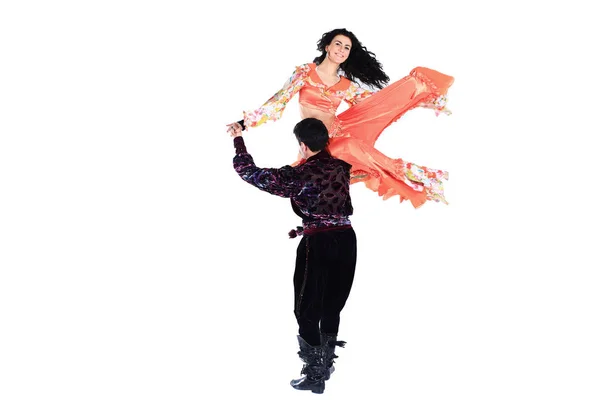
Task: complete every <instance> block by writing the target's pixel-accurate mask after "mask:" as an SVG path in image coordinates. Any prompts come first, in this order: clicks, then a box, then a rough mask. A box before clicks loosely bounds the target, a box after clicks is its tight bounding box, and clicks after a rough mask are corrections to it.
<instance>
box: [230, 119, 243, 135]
mask: <svg viewBox="0 0 600 400" xmlns="http://www.w3.org/2000/svg"><path fill="white" fill-rule="evenodd" d="M227 132H229V134H230V136H231V137H238V136H242V126H241V125H240V124H238V123H237V122H234V123H232V124H229V125H227Z"/></svg>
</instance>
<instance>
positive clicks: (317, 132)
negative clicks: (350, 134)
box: [294, 118, 329, 158]
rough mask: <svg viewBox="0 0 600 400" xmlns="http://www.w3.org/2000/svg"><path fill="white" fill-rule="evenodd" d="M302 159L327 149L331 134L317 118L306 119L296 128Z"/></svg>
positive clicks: (295, 132) (295, 133)
mask: <svg viewBox="0 0 600 400" xmlns="http://www.w3.org/2000/svg"><path fill="white" fill-rule="evenodd" d="M294 135H296V139H298V144H299V145H300V153H301V154H302V157H304V158H308V157H310V156H311V155H312V154H315V153H318V152H319V151H321V150H323V149H324V148H325V147H327V144H328V143H329V133H328V132H327V127H326V126H325V124H324V123H323V122H322V121H321V120H319V119H316V118H305V119H303V120H302V121H300V122H298V123H297V124H296V126H295V127H294Z"/></svg>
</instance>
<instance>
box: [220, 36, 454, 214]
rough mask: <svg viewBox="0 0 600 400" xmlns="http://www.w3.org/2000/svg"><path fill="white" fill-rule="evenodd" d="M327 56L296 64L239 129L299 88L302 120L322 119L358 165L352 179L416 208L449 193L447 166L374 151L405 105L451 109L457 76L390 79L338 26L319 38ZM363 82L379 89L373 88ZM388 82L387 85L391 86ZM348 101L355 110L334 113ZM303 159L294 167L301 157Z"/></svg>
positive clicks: (336, 148) (334, 147)
mask: <svg viewBox="0 0 600 400" xmlns="http://www.w3.org/2000/svg"><path fill="white" fill-rule="evenodd" d="M317 50H318V51H320V52H321V55H320V56H318V57H316V58H315V59H314V60H313V62H312V63H306V64H302V65H300V66H298V67H296V69H295V71H294V73H293V74H292V76H291V77H290V78H289V80H288V81H287V82H286V83H285V85H284V86H283V88H281V89H280V90H279V91H278V92H277V93H275V94H274V95H273V96H272V97H271V98H270V99H269V100H267V101H266V102H265V103H264V104H263V105H262V106H261V107H260V108H258V109H256V110H254V111H249V112H244V118H243V119H242V120H241V121H238V122H234V123H232V124H229V125H227V127H228V129H229V130H230V131H233V130H234V129H239V128H240V127H241V128H242V129H247V128H255V127H258V126H260V125H262V124H263V123H265V122H267V121H276V120H278V119H279V118H281V116H282V114H283V111H284V110H285V107H286V105H287V103H288V102H289V101H290V99H291V98H292V97H294V96H295V95H296V94H297V93H298V94H299V104H300V115H301V118H303V119H304V118H309V117H312V118H318V119H320V120H321V121H323V122H324V123H325V125H326V126H327V129H328V132H329V136H330V138H331V139H330V144H329V146H328V151H329V152H330V153H331V155H332V156H334V157H336V158H339V159H342V160H344V161H346V162H348V163H349V164H351V165H352V171H351V176H352V180H351V183H357V182H364V183H365V185H366V186H367V187H368V188H370V189H371V190H373V191H376V192H377V193H378V194H379V195H380V196H382V197H383V199H384V200H385V199H388V198H390V197H392V196H395V195H398V196H399V198H400V201H401V202H402V201H404V200H409V201H410V202H411V203H412V205H413V207H415V208H418V207H420V206H421V205H423V204H424V203H425V202H426V201H428V200H432V201H436V202H439V201H441V202H443V203H445V204H447V202H446V199H445V198H444V188H443V184H442V180H443V179H446V180H447V179H448V173H447V172H446V171H443V170H439V169H433V168H428V167H425V166H421V165H417V164H415V163H412V162H407V161H404V160H403V159H392V158H390V157H387V156H386V155H385V154H383V153H381V152H380V151H379V150H377V149H375V147H374V145H375V142H376V140H377V138H378V137H379V136H380V135H381V133H382V132H383V130H384V129H385V128H386V127H387V126H389V125H390V124H391V123H393V122H394V121H396V120H397V119H398V118H400V117H401V116H402V115H404V113H406V112H407V111H409V110H411V109H414V108H416V107H426V108H431V109H433V110H435V113H436V115H438V114H440V113H446V114H450V111H449V110H447V109H446V97H445V95H446V93H447V91H448V88H449V87H450V86H451V85H452V83H453V82H454V78H453V77H451V76H448V75H445V74H442V73H440V72H438V71H435V70H432V69H429V68H424V67H416V68H414V69H413V70H412V71H411V72H410V73H409V74H408V75H407V76H406V77H404V78H402V79H400V80H398V81H396V82H394V83H392V84H390V85H387V83H388V82H389V80H390V78H389V77H388V75H387V74H386V73H385V72H384V71H383V69H382V66H381V63H380V62H379V61H378V60H377V59H376V58H375V54H373V53H372V52H370V51H369V50H367V48H366V47H365V46H363V45H362V43H361V42H360V41H359V40H358V39H357V37H356V36H355V35H354V34H353V33H352V32H350V31H348V30H347V29H343V28H342V29H334V30H332V31H330V32H326V33H324V34H323V35H322V37H321V39H320V40H319V41H318V42H317ZM357 82H361V83H362V84H365V85H367V86H370V87H371V88H375V89H374V90H367V89H365V88H363V87H362V86H360V85H359V83H357ZM386 85H387V86H386ZM342 101H345V102H346V103H347V104H348V105H349V108H348V109H347V110H346V111H344V112H342V113H340V114H339V115H336V111H337V109H338V107H339V105H340V104H341V102H342ZM302 162H303V160H301V159H299V160H298V161H297V162H296V163H294V165H296V164H299V163H302Z"/></svg>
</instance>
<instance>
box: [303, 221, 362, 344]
mask: <svg viewBox="0 0 600 400" xmlns="http://www.w3.org/2000/svg"><path fill="white" fill-rule="evenodd" d="M355 268H356V234H355V233H354V229H352V228H348V229H344V230H332V231H324V232H318V233H315V234H313V235H307V236H304V237H303V238H302V240H301V241H300V244H299V245H298V250H297V255H296V270H295V271H294V299H295V304H294V314H295V315H296V320H297V321H298V328H299V329H298V330H299V335H300V336H301V337H302V338H303V339H304V340H305V341H306V342H307V343H308V344H310V345H312V346H316V345H319V344H320V342H321V335H320V334H321V332H322V333H328V334H337V333H338V329H339V325H340V312H341V311H342V309H343V308H344V305H345V304H346V300H347V299H348V296H349V295H350V289H351V288H352V282H353V280H354V271H355Z"/></svg>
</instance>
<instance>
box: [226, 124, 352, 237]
mask: <svg viewBox="0 0 600 400" xmlns="http://www.w3.org/2000/svg"><path fill="white" fill-rule="evenodd" d="M233 143H234V147H235V153H236V154H235V157H234V158H233V167H234V169H235V171H236V172H237V173H238V175H239V176H240V177H241V178H242V179H243V180H244V181H245V182H248V183H249V184H251V185H253V186H255V187H257V188H258V189H260V190H263V191H265V192H268V193H270V194H273V195H276V196H280V197H285V198H289V199H290V201H291V203H292V209H293V210H294V212H295V213H296V214H297V215H298V216H299V217H301V218H302V227H298V229H297V230H293V231H292V232H290V237H294V236H295V235H296V234H302V233H304V234H311V233H316V232H318V231H322V230H329V229H343V228H349V227H350V226H351V224H350V219H349V217H350V215H352V213H353V207H352V201H351V199H350V168H351V166H350V164H348V163H347V162H345V161H343V160H340V159H337V158H335V157H332V156H331V154H329V153H328V152H327V150H322V151H320V152H318V153H317V154H315V155H313V156H312V157H309V158H308V159H307V160H306V161H305V162H303V163H301V164H300V165H297V166H295V167H291V166H289V165H287V166H284V167H282V168H259V167H257V166H256V165H255V164H254V160H253V158H252V156H251V155H250V154H249V153H248V151H247V150H246V145H245V144H244V139H243V138H242V137H241V136H239V137H236V138H234V141H233Z"/></svg>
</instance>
